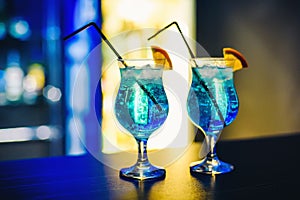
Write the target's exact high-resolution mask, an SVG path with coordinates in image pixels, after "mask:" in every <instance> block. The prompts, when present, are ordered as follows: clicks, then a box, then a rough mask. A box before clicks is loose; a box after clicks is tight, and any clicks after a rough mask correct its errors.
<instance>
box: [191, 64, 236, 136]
mask: <svg viewBox="0 0 300 200" xmlns="http://www.w3.org/2000/svg"><path fill="white" fill-rule="evenodd" d="M192 70H193V74H196V73H197V74H200V76H201V78H202V80H203V81H204V83H205V86H204V85H202V84H199V82H200V81H199V77H197V76H195V75H194V76H193V78H192V84H191V88H190V91H189V96H188V103H187V111H188V114H189V116H190V119H191V120H192V121H193V123H194V124H196V125H198V126H200V127H201V128H202V129H203V130H204V131H205V132H206V134H217V133H219V131H220V130H222V129H223V127H224V125H229V124H230V123H231V122H232V121H233V120H234V119H235V118H236V115H237V113H238V107H239V104H238V97H237V94H236V90H235V88H234V84H233V77H232V69H231V68H229V67H218V66H202V67H198V68H196V67H195V68H192ZM205 87H206V88H207V89H208V90H209V91H210V94H212V96H213V98H214V99H215V101H216V103H217V107H216V106H215V105H214V104H213V102H212V99H211V97H210V96H209V93H208V92H207V90H206V89H205ZM217 109H219V111H220V113H221V114H222V116H223V119H222V118H221V117H220V116H219V115H218V112H217ZM224 120H225V122H224Z"/></svg>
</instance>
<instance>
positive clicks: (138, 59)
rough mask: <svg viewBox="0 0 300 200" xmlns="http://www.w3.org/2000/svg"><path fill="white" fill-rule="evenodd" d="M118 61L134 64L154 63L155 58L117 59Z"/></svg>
mask: <svg viewBox="0 0 300 200" xmlns="http://www.w3.org/2000/svg"><path fill="white" fill-rule="evenodd" d="M117 60H118V61H120V62H122V61H130V62H131V61H132V62H134V61H154V59H153V58H122V59H121V58H119V59H117Z"/></svg>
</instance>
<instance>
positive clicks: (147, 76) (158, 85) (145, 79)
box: [114, 59, 169, 180]
mask: <svg viewBox="0 0 300 200" xmlns="http://www.w3.org/2000/svg"><path fill="white" fill-rule="evenodd" d="M119 62H121V63H126V66H127V67H125V68H120V73H121V82H120V87H119V90H118V93H117V96H116V99H115V107H114V112H115V116H116V118H117V120H118V122H119V124H120V125H121V126H122V127H123V128H125V129H126V130H127V131H128V132H129V133H130V134H131V135H132V136H133V137H134V138H135V140H136V142H137V144H138V159H137V162H136V163H135V164H134V165H133V166H131V167H128V168H123V169H121V170H120V177H121V178H125V179H135V180H149V179H163V178H164V177H165V174H166V171H165V169H163V168H161V167H156V166H154V165H152V164H151V163H150V161H149V160H148V156H147V141H148V139H149V137H150V135H152V134H153V132H155V131H156V130H157V129H158V128H159V127H161V125H162V124H163V123H164V122H165V120H166V119H167V116H168V112H169V106H168V100H167V96H166V93H165V90H164V86H163V82H162V74H163V68H161V67H159V66H157V65H156V64H154V61H153V60H152V59H131V60H119Z"/></svg>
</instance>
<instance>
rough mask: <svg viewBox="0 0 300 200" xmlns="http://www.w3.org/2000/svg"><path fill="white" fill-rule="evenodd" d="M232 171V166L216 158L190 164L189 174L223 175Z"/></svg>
mask: <svg viewBox="0 0 300 200" xmlns="http://www.w3.org/2000/svg"><path fill="white" fill-rule="evenodd" d="M233 169H234V167H233V165H231V164H229V163H225V162H223V161H221V160H219V159H218V158H217V157H214V158H213V159H210V158H205V159H204V160H201V161H197V162H193V163H191V164H190V172H191V173H201V174H212V175H214V174H224V173H228V172H231V171H232V170H233Z"/></svg>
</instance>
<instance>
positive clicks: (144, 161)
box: [137, 140, 150, 168]
mask: <svg viewBox="0 0 300 200" xmlns="http://www.w3.org/2000/svg"><path fill="white" fill-rule="evenodd" d="M137 143H138V160H137V165H138V167H141V168H142V167H147V166H149V165H150V163H149V160H148V155H147V140H137Z"/></svg>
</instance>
